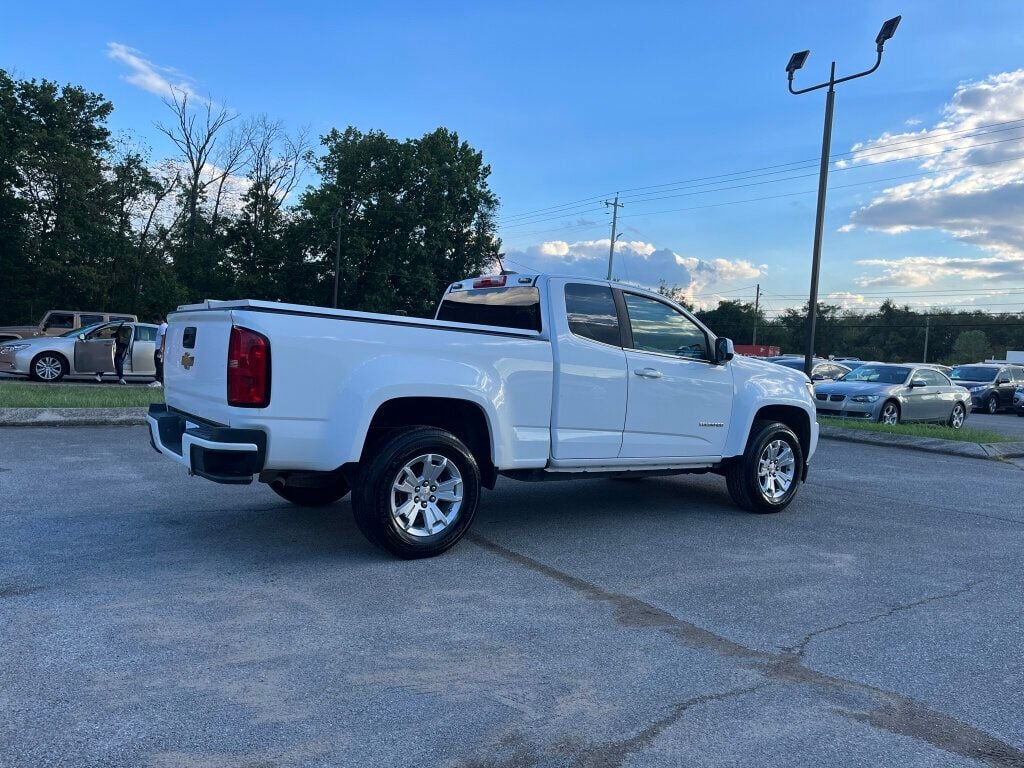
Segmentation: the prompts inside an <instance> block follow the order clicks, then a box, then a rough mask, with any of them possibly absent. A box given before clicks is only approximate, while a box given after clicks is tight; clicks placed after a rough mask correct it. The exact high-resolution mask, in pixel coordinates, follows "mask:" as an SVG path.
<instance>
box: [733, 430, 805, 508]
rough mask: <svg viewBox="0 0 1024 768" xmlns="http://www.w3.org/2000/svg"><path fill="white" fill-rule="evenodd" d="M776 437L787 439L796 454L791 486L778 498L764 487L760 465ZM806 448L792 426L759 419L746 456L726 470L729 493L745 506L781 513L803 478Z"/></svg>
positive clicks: (740, 504) (740, 505)
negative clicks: (770, 494)
mask: <svg viewBox="0 0 1024 768" xmlns="http://www.w3.org/2000/svg"><path fill="white" fill-rule="evenodd" d="M776 440H782V441H784V442H785V443H786V444H787V445H788V446H789V448H790V450H791V451H792V453H793V479H792V481H791V484H790V486H789V489H788V490H787V491H786V492H785V493H784V494H783V495H782V496H781V497H780V498H777V499H772V498H769V497H768V496H767V495H766V493H765V492H763V491H762V489H761V483H760V480H759V475H758V468H759V464H760V460H761V456H762V453H764V452H765V450H766V449H767V447H768V446H769V445H770V444H772V443H774V442H775V441H776ZM803 470H804V451H803V448H801V447H800V440H799V438H797V436H796V434H795V433H794V432H793V430H792V429H790V428H789V427H787V426H786V425H785V424H783V423H782V422H778V421H755V422H754V425H753V427H751V430H750V439H749V440H748V441H747V448H746V450H745V451H744V452H743V456H742V457H741V458H739V459H738V460H736V461H735V462H734V463H733V464H732V466H730V467H729V469H728V470H727V471H726V473H725V482H726V485H727V487H728V488H729V495H730V496H731V497H732V500H733V501H734V502H735V503H736V505H737V506H738V507H740V508H741V509H745V510H747V511H748V512H757V513H759V514H770V513H772V512H781V511H782V510H783V509H785V508H786V507H787V506H789V503H790V502H791V501H793V499H794V497H795V496H796V493H797V490H798V489H799V488H800V483H801V481H802V478H803Z"/></svg>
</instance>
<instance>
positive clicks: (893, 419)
mask: <svg viewBox="0 0 1024 768" xmlns="http://www.w3.org/2000/svg"><path fill="white" fill-rule="evenodd" d="M882 423H883V424H888V425H889V426H890V427H894V426H896V425H897V424H899V423H900V409H899V408H897V407H896V404H895V403H886V404H885V407H884V408H882Z"/></svg>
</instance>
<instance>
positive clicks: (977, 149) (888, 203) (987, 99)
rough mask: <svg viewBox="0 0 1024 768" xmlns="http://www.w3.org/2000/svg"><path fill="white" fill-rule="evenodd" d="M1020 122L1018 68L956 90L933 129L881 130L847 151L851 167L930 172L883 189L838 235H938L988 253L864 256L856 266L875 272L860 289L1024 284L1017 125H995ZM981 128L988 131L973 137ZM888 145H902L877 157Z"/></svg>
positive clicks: (1023, 79)
mask: <svg viewBox="0 0 1024 768" xmlns="http://www.w3.org/2000/svg"><path fill="white" fill-rule="evenodd" d="M1022 118H1024V70H1017V71H1014V72H1004V73H1001V74H997V75H992V76H990V77H988V78H986V79H984V80H981V81H979V82H970V83H965V84H962V85H961V86H959V87H958V88H957V89H956V91H955V93H954V94H953V97H952V99H951V100H950V101H949V103H947V104H946V105H945V107H944V109H943V118H942V120H940V121H939V122H938V123H937V124H936V125H935V126H934V127H932V128H921V129H920V130H914V131H908V132H903V133H897V134H889V133H886V134H883V135H881V136H879V137H878V138H876V139H873V140H871V141H868V142H864V143H861V144H856V145H854V147H853V150H854V154H853V156H852V158H851V160H850V163H851V164H856V163H863V164H873V163H878V162H887V161H891V160H894V159H904V160H908V161H912V162H914V163H915V165H916V166H917V167H918V168H919V169H920V170H921V171H923V172H928V173H929V174H934V175H929V176H928V177H927V178H924V179H920V180H916V181H911V182H908V183H905V184H899V185H897V186H894V187H890V188H888V189H885V190H883V191H882V193H881V194H880V195H878V196H877V197H875V199H874V200H872V201H871V202H870V203H868V204H867V205H865V206H863V207H862V208H860V209H859V210H857V211H855V212H854V213H853V214H852V216H851V217H850V223H849V224H846V225H844V226H843V227H841V228H840V229H841V231H850V230H851V229H853V228H855V227H864V228H867V229H872V230H876V231H880V232H886V233H888V234H892V235H898V234H902V233H905V232H911V231H914V230H938V231H942V232H945V233H947V234H949V235H952V236H953V237H955V238H957V239H958V240H961V241H962V242H965V243H969V244H972V245H975V246H977V247H978V248H980V249H982V250H983V251H985V253H983V254H978V255H977V256H960V257H955V258H954V257H949V256H944V255H939V256H914V257H907V258H900V259H865V260H862V261H860V262H858V263H859V264H860V265H861V266H865V267H869V268H872V272H871V273H870V274H866V275H863V276H861V277H860V278H859V279H858V280H857V281H856V282H857V284H858V285H859V286H861V287H866V286H890V285H891V286H910V287H921V286H927V285H930V284H932V283H935V282H936V281H938V280H942V279H960V280H976V281H982V280H1005V279H1011V280H1024V125H1022V126H1021V127H1012V126H1005V125H996V124H1000V123H1006V122H1008V121H1014V120H1021V119H1022ZM984 126H993V127H992V128H991V129H988V130H987V132H984V133H978V132H977V131H978V129H981V128H983V127H984ZM972 132H974V135H971V133H972ZM1018 138H1019V139H1020V140H1018ZM922 143H925V144H926V145H925V146H923V145H922ZM894 144H898V145H899V146H897V147H895V148H894V149H892V150H890V151H883V150H884V147H885V146H893V145H894ZM918 155H926V156H924V157H917V156H918Z"/></svg>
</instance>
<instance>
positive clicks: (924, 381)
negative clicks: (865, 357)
mask: <svg viewBox="0 0 1024 768" xmlns="http://www.w3.org/2000/svg"><path fill="white" fill-rule="evenodd" d="M814 396H815V402H816V404H817V406H818V413H819V414H821V415H822V416H839V417H842V418H849V419H863V420H865V421H880V422H882V423H883V424H899V423H901V422H905V421H930V422H935V423H940V424H948V425H949V426H951V427H953V428H954V429H960V427H962V426H963V425H964V421H966V419H967V414H968V413H969V412H970V410H971V396H970V395H969V394H967V391H966V390H965V389H963V388H962V387H958V386H956V385H955V384H953V382H951V381H950V380H949V379H948V378H946V376H945V374H943V373H941V372H940V371H937V370H936V369H935V368H932V367H931V366H925V365H883V364H880V363H868V364H867V365H862V366H861V367H859V368H855V369H854V370H852V371H850V373H848V374H846V376H844V377H843V378H842V379H840V380H839V381H833V382H830V383H826V384H819V385H817V386H816V387H815V388H814Z"/></svg>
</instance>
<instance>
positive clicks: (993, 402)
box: [988, 395, 999, 413]
mask: <svg viewBox="0 0 1024 768" xmlns="http://www.w3.org/2000/svg"><path fill="white" fill-rule="evenodd" d="M998 410H999V398H997V397H996V396H995V395H992V397H990V398H989V399H988V412H989V413H995V412H996V411H998Z"/></svg>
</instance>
